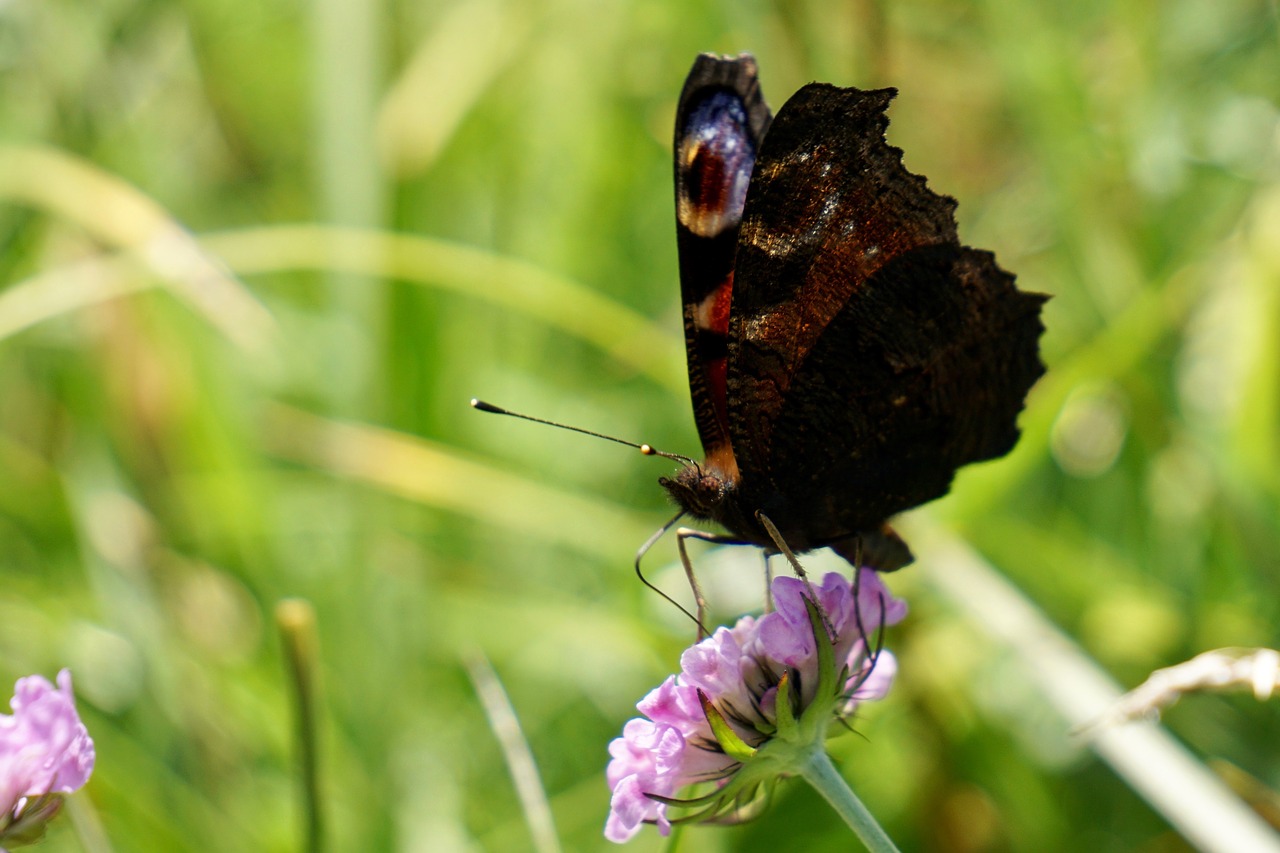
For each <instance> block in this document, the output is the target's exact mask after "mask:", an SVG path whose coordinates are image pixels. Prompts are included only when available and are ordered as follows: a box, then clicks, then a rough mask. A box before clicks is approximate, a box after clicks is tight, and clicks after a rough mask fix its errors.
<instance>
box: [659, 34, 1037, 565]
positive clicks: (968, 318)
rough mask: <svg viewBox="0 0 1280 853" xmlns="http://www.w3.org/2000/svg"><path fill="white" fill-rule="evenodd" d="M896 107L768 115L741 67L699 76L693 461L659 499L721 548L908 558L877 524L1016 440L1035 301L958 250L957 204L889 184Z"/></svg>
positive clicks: (685, 178) (690, 177)
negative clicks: (717, 529)
mask: <svg viewBox="0 0 1280 853" xmlns="http://www.w3.org/2000/svg"><path fill="white" fill-rule="evenodd" d="M896 94H897V92H896V90H894V89H875V90H866V91H864V90H859V89H854V88H848V89H844V88H837V87H835V86H831V85H827V84H822V83H812V84H809V85H807V86H805V87H804V88H802V89H800V90H799V91H798V92H796V93H795V94H794V95H793V96H792V97H791V98H790V99H789V100H788V101H787V102H786V103H785V104H784V105H783V106H782V109H780V110H779V111H778V114H777V115H776V116H770V113H769V108H768V106H767V105H766V104H765V101H764V97H763V95H762V94H761V91H760V84H759V80H758V78H757V69H756V62H755V59H754V58H753V57H751V56H750V55H748V54H742V55H740V56H738V57H718V56H714V55H711V54H704V55H702V56H699V57H698V58H697V60H696V61H695V62H694V64H693V68H692V70H691V71H690V72H689V76H688V79H687V80H686V81H685V84H684V89H683V91H682V93H681V95H680V101H679V105H678V107H677V111H676V125H675V145H674V157H675V190H676V193H675V195H676V220H677V247H678V252H679V262H680V288H681V296H682V300H683V303H684V331H685V344H686V351H687V356H688V367H689V389H690V393H691V396H692V400H693V413H694V419H695V421H696V424H697V429H698V435H699V438H700V439H701V441H702V447H703V450H704V451H705V454H706V455H705V460H704V461H703V462H701V463H698V462H691V463H688V464H685V465H684V466H683V467H682V469H681V470H680V471H679V472H678V473H677V474H676V475H675V476H674V477H670V478H663V479H662V480H661V481H660V482H661V484H662V486H663V487H664V488H665V489H666V490H667V492H668V493H669V494H670V496H671V497H672V499H674V501H675V502H676V503H677V504H678V505H679V506H680V508H681V509H682V511H683V513H684V514H687V515H689V516H692V517H693V518H695V519H698V520H700V521H711V522H715V523H718V524H719V525H720V526H721V527H723V528H724V529H725V530H727V531H728V532H729V533H730V534H731V537H728V538H730V539H732V540H733V541H738V542H741V543H749V544H754V545H758V546H761V547H763V548H765V549H766V551H767V552H776V551H778V550H780V548H781V546H782V545H785V546H786V547H787V548H789V549H791V550H792V551H794V552H796V553H801V552H804V551H808V550H811V549H814V548H820V547H824V546H825V547H830V548H831V549H832V550H834V551H836V552H837V553H839V554H840V555H841V556H843V557H845V558H846V559H847V560H849V561H850V562H853V563H855V565H856V564H859V563H861V564H863V565H870V566H872V567H874V568H878V569H881V570H892V569H896V568H900V567H901V566H903V565H905V564H907V563H909V562H910V561H911V559H912V557H911V553H910V551H909V549H908V548H907V546H906V545H905V543H903V542H902V540H901V539H900V538H899V537H898V536H897V535H896V534H895V533H894V532H893V531H892V529H891V528H889V527H888V525H887V523H886V521H887V519H888V518H889V517H890V516H892V515H894V514H896V513H899V512H902V511H903V510H906V509H910V508H912V507H915V506H918V505H920V504H923V503H925V502H927V501H930V500H933V499H935V498H938V497H941V496H942V495H944V494H946V492H947V491H948V489H949V488H950V485H951V481H952V478H953V477H954V475H955V472H956V469H958V468H959V467H960V466H962V465H965V464H967V463H970V462H977V461H980V460H985V459H994V458H996V457H999V456H1002V455H1004V454H1005V453H1007V452H1008V451H1009V450H1010V449H1011V448H1012V447H1013V445H1014V443H1015V442H1016V441H1017V439H1018V428H1017V423H1016V422H1017V416H1018V413H1019V411H1021V409H1022V408H1023V402H1024V399H1025V397H1026V394H1027V392H1028V390H1029V389H1030V388H1031V386H1032V384H1033V383H1034V382H1035V381H1036V379H1037V378H1038V377H1039V376H1040V375H1041V374H1043V372H1044V366H1043V365H1042V364H1041V362H1040V358H1039V354H1038V341H1039V338H1040V335H1041V333H1042V332H1043V331H1044V327H1043V325H1042V323H1041V320H1040V308H1041V305H1042V304H1043V303H1044V301H1045V300H1046V298H1047V297H1045V296H1043V295H1041V294H1036V293H1029V292H1024V291H1021V290H1019V289H1018V288H1017V287H1016V285H1015V284H1014V277H1013V276H1012V275H1010V274H1009V273H1007V272H1005V271H1004V270H1002V269H1001V268H1000V267H999V266H997V265H996V261H995V257H994V255H992V254H991V253H990V252H985V251H981V250H978V249H972V248H969V247H967V246H963V245H961V244H960V242H959V239H958V237H957V234H956V223H955V217H954V211H955V208H956V201H955V199H953V198H950V197H948V196H944V195H938V194H936V193H934V192H933V191H931V190H930V189H929V188H928V186H927V185H926V182H925V179H924V178H923V177H921V176H919V175H914V174H912V173H911V172H908V171H907V170H906V168H904V167H903V165H902V151H901V150H900V149H897V148H894V147H892V146H890V145H889V144H888V143H887V142H886V141H885V137H884V134H885V129H886V128H887V127H888V124H889V121H888V118H887V117H886V115H885V110H886V109H887V107H888V105H889V102H890V101H891V100H892V99H893V97H894V96H895V95H896ZM766 519H767V521H768V522H771V524H772V526H773V527H774V530H773V531H770V530H769V528H768V527H767V526H766V524H765V520H766ZM704 538H706V537H704ZM779 539H781V542H780V541H779Z"/></svg>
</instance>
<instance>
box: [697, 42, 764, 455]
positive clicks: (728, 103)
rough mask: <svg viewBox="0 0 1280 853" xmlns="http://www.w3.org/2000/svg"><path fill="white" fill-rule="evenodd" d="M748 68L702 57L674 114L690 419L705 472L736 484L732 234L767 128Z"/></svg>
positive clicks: (743, 61) (746, 60)
mask: <svg viewBox="0 0 1280 853" xmlns="http://www.w3.org/2000/svg"><path fill="white" fill-rule="evenodd" d="M769 118H770V116H769V108H768V107H767V106H766V105H765V102H764V98H763V96H762V95H761V93H760V84H759V82H758V81H757V79H756V64H755V60H754V59H753V58H751V57H750V56H745V55H744V56H740V57H736V58H721V57H717V56H712V55H710V54H704V55H702V56H699V57H698V59H697V60H696V61H695V63H694V66H693V69H692V70H691V71H690V72H689V77H688V79H687V80H686V81H685V85H684V90H683V92H682V93H681V95H680V103H679V107H678V109H677V113H676V127H675V188H676V227H677V242H678V247H679V256H680V287H681V295H682V301H683V303H684V330H685V345H686V353H687V357H688V363H689V388H690V393H691V395H692V398H693V411H694V418H695V420H696V422H697V427H698V435H699V437H700V438H701V439H702V446H703V450H704V451H705V452H706V454H707V458H708V463H709V464H711V465H714V466H716V467H718V468H719V469H720V470H721V471H722V472H724V473H725V474H726V475H734V476H736V465H735V463H734V459H733V451H732V446H731V443H730V440H729V425H728V407H727V381H726V375H727V362H726V356H727V352H728V350H727V347H726V342H727V335H728V327H729V307H730V299H731V294H732V291H733V281H734V276H733V263H734V254H735V252H736V250H737V244H738V226H739V223H740V221H741V218H742V209H743V205H744V203H745V200H746V195H747V189H748V186H749V182H750V180H751V174H752V170H753V166H754V164H755V160H756V155H757V153H758V151H759V147H760V142H761V140H762V139H763V137H764V134H765V131H766V130H767V128H768V126H769Z"/></svg>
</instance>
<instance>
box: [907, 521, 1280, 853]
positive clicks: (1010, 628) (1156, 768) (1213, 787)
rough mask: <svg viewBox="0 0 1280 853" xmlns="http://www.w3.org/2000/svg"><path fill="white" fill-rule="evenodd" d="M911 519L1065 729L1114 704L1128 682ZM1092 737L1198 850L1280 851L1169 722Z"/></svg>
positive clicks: (939, 581)
mask: <svg viewBox="0 0 1280 853" xmlns="http://www.w3.org/2000/svg"><path fill="white" fill-rule="evenodd" d="M902 527H903V528H905V530H906V532H907V534H908V535H909V537H910V539H911V543H912V546H913V548H915V549H916V553H917V556H918V562H917V565H918V566H919V567H920V571H921V572H923V573H924V575H925V577H926V579H927V582H928V583H929V584H930V585H932V586H934V587H935V588H936V589H937V590H938V591H939V592H940V593H941V594H942V595H943V596H944V597H946V598H947V599H948V600H949V601H951V602H952V603H954V604H955V605H956V606H957V607H959V608H960V609H961V610H963V611H964V613H965V615H966V616H967V617H968V618H969V620H970V622H971V623H972V624H973V625H974V626H975V627H978V628H980V629H982V630H983V631H985V632H986V633H988V634H990V635H992V636H993V637H994V638H995V639H997V640H998V641H999V642H1000V643H1002V644H1003V645H1004V646H1005V647H1006V649H1007V650H1008V651H1009V652H1010V653H1011V654H1013V655H1014V656H1015V657H1017V658H1018V659H1019V660H1020V661H1021V662H1022V663H1023V664H1024V665H1025V669H1026V672H1027V674H1028V677H1029V678H1030V679H1031V680H1032V681H1034V682H1035V683H1036V684H1037V685H1038V686H1039V688H1040V691H1041V692H1042V693H1043V694H1044V696H1045V698H1047V699H1048V701H1049V702H1050V703H1051V704H1052V706H1053V707H1054V708H1055V709H1056V710H1057V711H1058V713H1059V714H1060V715H1061V716H1062V718H1063V721H1064V723H1065V726H1064V729H1079V728H1081V727H1084V726H1086V725H1087V724H1089V723H1091V722H1093V721H1094V720H1096V719H1098V718H1101V717H1103V716H1104V715H1106V714H1107V713H1109V712H1110V710H1111V709H1112V707H1113V706H1114V705H1115V703H1116V702H1117V701H1118V700H1119V699H1120V697H1121V695H1122V691H1121V690H1120V688H1119V686H1118V685H1116V683H1115V682H1114V681H1113V680H1112V679H1111V677H1110V676H1109V675H1107V673H1106V672H1105V671H1103V669H1102V668H1101V667H1100V666H1098V664H1096V663H1095V662H1094V661H1093V660H1092V659H1090V658H1089V657H1088V656H1087V655H1086V654H1085V653H1084V651H1083V650H1081V648H1080V647H1079V646H1078V645H1076V644H1075V643H1074V642H1073V641H1072V640H1071V639H1070V638H1069V637H1068V636H1067V635H1066V634H1064V633H1063V632H1062V631H1060V630H1059V629H1058V628H1057V626H1055V625H1054V624H1053V623H1052V622H1050V621H1049V619H1048V618H1047V617H1046V616H1045V615H1044V614H1043V613H1042V612H1041V611H1040V610H1039V609H1038V608H1037V607H1036V606H1035V605H1034V604H1033V603H1032V602H1031V601H1029V600H1028V599H1027V598H1025V597H1024V596H1023V595H1022V593H1020V592H1019V591H1018V590H1017V589H1016V588H1015V587H1014V586H1013V585H1012V584H1010V583H1008V582H1007V581H1005V580H1004V579H1003V578H1002V577H1001V576H1000V574H999V573H998V572H997V571H996V570H995V569H993V568H992V567H990V566H989V565H987V564H986V563H985V562H984V561H983V560H982V558H981V557H980V556H979V555H978V554H977V553H976V552H974V551H973V550H972V549H970V548H969V547H968V546H967V545H966V544H965V543H964V542H962V541H961V540H960V539H958V538H956V537H954V536H952V535H951V534H949V533H947V532H946V531H945V530H944V529H943V528H941V527H940V526H937V525H936V524H933V523H930V522H929V521H928V520H927V517H926V515H925V514H924V513H915V514H913V515H912V516H911V517H910V518H909V519H906V520H905V521H904V522H903V524H902ZM1089 735H1090V737H1089V740H1088V743H1089V746H1090V747H1091V748H1092V749H1093V750H1094V752H1096V753H1097V755H1098V757H1099V758H1101V759H1102V760H1103V761H1105V762H1106V763H1107V764H1108V765H1110V767H1111V768H1112V770H1114V771H1115V772H1116V773H1117V774H1118V775H1119V776H1120V777H1121V778H1122V779H1123V780H1124V781H1125V783H1126V784H1128V785H1129V786H1130V787H1131V788H1132V789H1133V790H1134V792H1135V793H1137V794H1138V795H1139V796H1141V797H1142V798H1143V799H1145V800H1146V801H1147V803H1148V804H1149V805H1150V806H1151V807H1152V808H1153V809H1155V810H1156V811H1157V812H1159V813H1160V815H1161V816H1163V817H1164V819H1165V820H1167V821H1168V822H1169V824H1170V825H1171V826H1173V827H1175V828H1176V829H1177V830H1178V831H1179V832H1180V833H1181V834H1182V835H1183V837H1185V838H1186V839H1187V840H1189V841H1190V842H1191V843H1192V844H1194V845H1195V846H1196V847H1197V848H1198V849H1200V850H1206V851H1220V853H1229V852H1230V851H1237V850H1250V851H1258V853H1263V852H1264V851H1269V852H1270V853H1274V852H1275V851H1280V836H1277V835H1276V834H1275V833H1274V832H1273V831H1272V830H1271V828H1270V827H1268V826H1267V825H1266V824H1265V823H1264V822H1263V821H1262V820H1261V819H1260V818H1259V817H1258V816H1257V815H1256V814H1255V813H1254V812H1253V811H1251V810H1250V809H1249V808H1248V807H1247V806H1246V805H1245V804H1244V803H1243V802H1241V801H1240V800H1239V799H1237V798H1236V797H1235V796H1234V795H1233V794H1232V793H1231V791H1230V789H1228V788H1227V787H1226V786H1225V785H1224V784H1223V783H1222V782H1221V781H1220V780H1219V779H1218V778H1217V777H1216V776H1214V774H1213V773H1212V771H1210V770H1209V768H1208V767H1206V766H1205V765H1204V764H1202V763H1201V762H1199V761H1198V760H1196V758H1195V757H1194V756H1192V755H1191V754H1190V753H1189V752H1188V751H1187V750H1186V748H1185V747H1183V746H1182V745H1181V744H1179V743H1178V742H1177V741H1176V740H1174V739H1173V737H1172V736H1171V735H1170V734H1168V733H1167V732H1166V731H1165V730H1164V729H1162V728H1160V727H1159V726H1157V725H1155V724H1154V723H1129V724H1127V725H1122V726H1114V727H1093V728H1090V729H1089Z"/></svg>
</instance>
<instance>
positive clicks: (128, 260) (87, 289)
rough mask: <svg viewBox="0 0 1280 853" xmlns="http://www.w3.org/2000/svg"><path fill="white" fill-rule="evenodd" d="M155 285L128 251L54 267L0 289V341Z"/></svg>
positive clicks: (154, 281)
mask: <svg viewBox="0 0 1280 853" xmlns="http://www.w3.org/2000/svg"><path fill="white" fill-rule="evenodd" d="M157 284H158V282H157V280H156V278H155V275H154V273H152V272H151V271H149V270H147V269H146V268H145V267H144V266H143V265H142V264H141V263H140V262H139V261H138V259H137V258H136V257H134V256H133V254H132V253H125V254H116V255H111V256H107V257H101V258H89V259H87V260H84V261H79V262H77V263H74V264H67V265H65V266H60V267H55V268H53V269H50V270H46V271H45V272H42V273H39V274H38V275H33V276H31V277H30V278H26V279H23V280H22V281H19V282H16V283H14V284H13V285H11V286H10V287H8V288H7V289H5V290H4V291H3V292H0V340H4V339H5V338H7V337H9V336H10V335H15V334H17V333H19V332H21V331H23V330H25V329H29V328H30V327H32V326H34V325H36V324H37V323H41V322H44V321H45V320H49V319H51V318H53V317H57V316H60V315H62V314H68V313H71V312H73V311H78V310H80V309H82V308H88V307H89V306H91V305H97V304H99V303H102V302H107V301H109V300H112V299H117V298H119V297H121V296H128V295H130V294H133V293H138V292H140V291H143V290H150V289H151V288H153V287H155V286H156V285H157Z"/></svg>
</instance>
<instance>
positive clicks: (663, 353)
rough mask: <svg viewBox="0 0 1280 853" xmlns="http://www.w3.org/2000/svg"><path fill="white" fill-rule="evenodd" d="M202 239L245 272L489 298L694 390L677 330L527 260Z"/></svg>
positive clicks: (400, 240) (334, 241) (351, 237)
mask: <svg viewBox="0 0 1280 853" xmlns="http://www.w3.org/2000/svg"><path fill="white" fill-rule="evenodd" d="M200 243H201V245H202V246H203V247H204V248H205V249H207V250H208V251H210V252H212V253H214V254H216V255H218V256H219V257H221V258H222V259H223V260H224V261H225V262H226V263H227V264H228V265H229V266H230V267H231V268H232V269H233V270H235V271H236V273H238V274H239V275H253V274H255V273H268V272H282V271H286V270H299V269H312V270H325V271H335V270H341V271H347V272H353V273H363V274H365V275H370V276H383V277H387V278H398V279H402V280H404V281H410V282H413V283H416V284H421V285H426V286H430V287H436V288H439V289H441V290H447V291H451V292H453V293H457V294H460V295H463V296H466V297H468V298H471V299H477V300H481V301H484V302H489V303H492V304H495V305H498V306H501V307H503V308H506V309H508V310H511V311H515V312H519V313H522V314H526V315H528V316H530V317H533V318H535V319H538V320H541V321H542V322H545V323H547V324H548V325H550V326H552V327H553V328H557V329H560V330H562V331H564V332H566V333H568V334H571V335H573V336H574V337H576V338H578V339H580V340H583V341H586V342H588V343H591V344H594V345H595V346H597V347H599V348H600V349H602V350H603V351H605V352H607V353H609V355H611V356H612V357H613V358H615V359H617V360H618V361H619V362H621V363H622V364H625V365H627V366H629V367H631V368H633V369H634V370H636V371H637V372H638V373H642V374H644V375H645V376H648V377H650V378H651V379H653V380H654V381H655V382H657V383H658V384H659V385H662V386H663V387H666V388H668V389H670V390H671V391H672V392H673V393H676V394H679V395H680V396H683V395H684V394H685V393H686V388H685V373H684V365H683V346H682V342H681V341H680V339H679V338H678V337H676V335H675V332H674V330H672V331H665V330H663V329H662V328H661V327H659V326H658V325H656V324H655V323H653V322H652V321H651V320H649V319H647V318H646V317H644V316H642V315H640V314H637V313H636V312H635V311H633V310H631V309H630V308H627V307H626V306H624V305H621V304H619V303H617V302H615V301H613V300H611V299H609V298H608V297H606V296H603V295H601V294H600V293H599V292H598V291H596V290H593V289H591V288H589V287H586V286H584V285H582V284H579V283H577V282H575V281H572V280H570V279H568V278H565V277H563V276H559V275H556V274H555V273H552V272H549V271H547V270H544V269H541V268H539V267H537V266H535V265H533V264H530V263H527V262H525V261H521V260H517V259H514V258H507V257H503V256H501V255H497V254H494V253H493V252H489V251H485V250H483V249H477V248H473V247H470V246H463V245H460V244H458V243H450V242H448V241H445V240H436V239H432V238H428V237H415V236H412V235H408V234H395V233H389V232H380V231H367V230H360V229H354V228H332V227H326V226H322V225H279V226H273V227H267V228H254V229H248V230H244V231H229V232H221V233H217V234H208V235H204V236H202V237H201V238H200Z"/></svg>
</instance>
